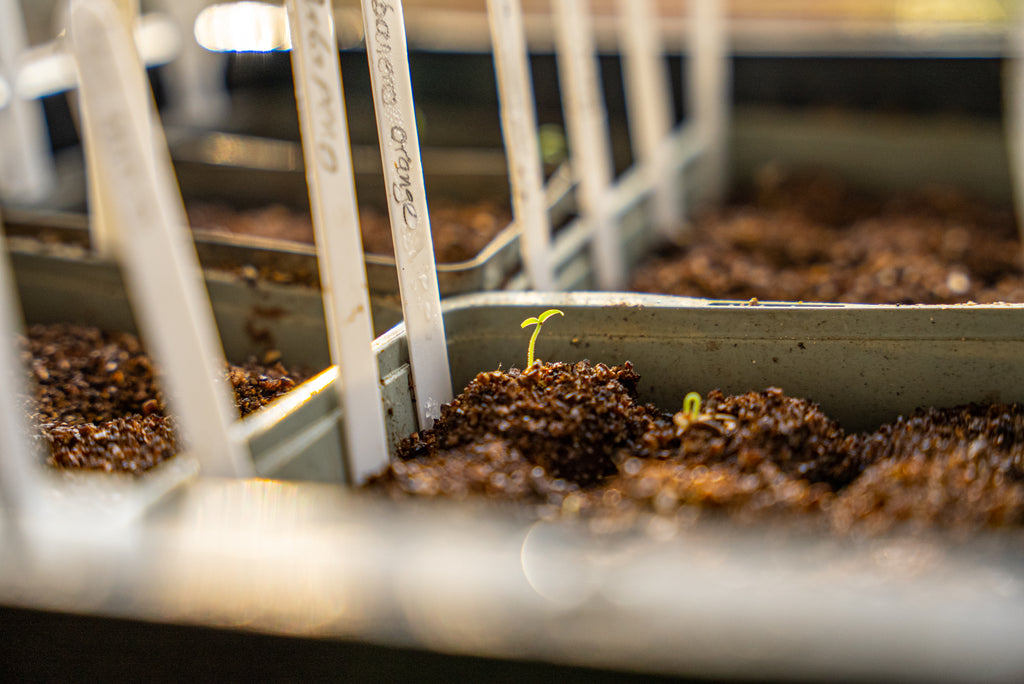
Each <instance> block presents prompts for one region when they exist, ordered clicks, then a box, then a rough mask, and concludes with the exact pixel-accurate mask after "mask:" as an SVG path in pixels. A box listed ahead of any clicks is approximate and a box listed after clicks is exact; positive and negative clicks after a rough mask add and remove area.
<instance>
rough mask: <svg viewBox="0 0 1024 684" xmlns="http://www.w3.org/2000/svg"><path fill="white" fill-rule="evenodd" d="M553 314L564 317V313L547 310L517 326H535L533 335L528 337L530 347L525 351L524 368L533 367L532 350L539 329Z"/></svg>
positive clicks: (556, 310)
mask: <svg viewBox="0 0 1024 684" xmlns="http://www.w3.org/2000/svg"><path fill="white" fill-rule="evenodd" d="M555 314H558V315H559V316H564V315H565V314H564V313H562V312H561V311H559V310H558V309H548V310H547V311H545V312H544V313H542V314H541V315H540V316H537V317H536V318H533V317H531V318H527V319H526V320H525V321H523V322H522V324H521V325H520V326H519V327H520V328H525V327H527V326H529V325H536V326H537V327H536V328H534V329H533V335H531V336H530V346H529V347H528V348H527V350H526V367H527V368H529V367H530V366H532V365H533V348H534V346H536V344H537V336H538V335H540V329H541V327H542V326H543V325H544V321H546V320H548V319H549V318H551V317H552V316H554V315H555Z"/></svg>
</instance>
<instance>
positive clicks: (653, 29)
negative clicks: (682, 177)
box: [619, 0, 681, 238]
mask: <svg viewBox="0 0 1024 684" xmlns="http://www.w3.org/2000/svg"><path fill="white" fill-rule="evenodd" d="M655 9H656V8H655V7H654V3H653V2H652V0H619V14H620V15H621V21H620V22H619V29H620V37H621V44H622V72H623V81H624V85H625V92H626V108H627V112H628V117H627V121H628V124H629V136H630V143H631V145H632V148H633V154H634V156H635V157H636V159H637V161H638V162H639V164H640V166H641V167H643V169H644V173H645V175H646V176H647V178H648V180H649V183H650V185H651V188H652V192H653V202H654V206H653V218H654V223H655V227H656V228H657V229H658V230H659V231H660V233H661V234H662V235H663V236H665V237H667V238H673V237H676V236H677V234H678V232H679V228H680V226H681V221H680V217H681V206H680V202H679V195H680V193H679V191H678V189H679V183H678V182H677V181H678V179H677V177H676V174H675V173H674V172H673V169H671V168H670V161H671V158H670V157H671V155H670V152H671V145H670V141H669V140H668V136H669V133H670V132H671V130H672V118H673V116H672V100H671V93H672V80H671V78H670V77H669V73H668V63H667V62H666V60H665V55H664V49H663V46H662V41H661V32H660V31H659V30H658V25H657V20H656V16H655Z"/></svg>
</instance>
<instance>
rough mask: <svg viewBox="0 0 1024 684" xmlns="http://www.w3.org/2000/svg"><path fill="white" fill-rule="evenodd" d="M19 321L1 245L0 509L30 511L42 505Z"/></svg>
mask: <svg viewBox="0 0 1024 684" xmlns="http://www.w3.org/2000/svg"><path fill="white" fill-rule="evenodd" d="M2 226H3V220H2V219H0V227H2ZM20 321H21V311H20V307H19V306H18V298H17V297H16V296H15V290H14V278H13V277H12V276H11V264H10V261H9V260H8V257H7V250H6V249H4V248H3V247H0V376H2V377H0V508H4V507H6V508H7V509H8V511H12V512H16V513H19V514H25V513H30V514H31V513H35V512H36V511H38V510H40V509H41V508H42V506H43V503H44V501H43V496H44V492H43V483H42V481H41V480H42V477H41V473H40V472H39V468H40V464H41V463H42V460H41V459H40V458H39V457H38V456H37V454H36V452H35V449H34V448H33V446H32V441H31V440H30V438H29V426H28V420H27V419H26V416H27V414H26V412H25V405H24V397H25V396H27V395H26V394H25V393H24V389H25V372H26V369H25V367H24V366H23V365H22V363H21V355H20V354H19V353H18V349H17V345H16V343H15V340H16V339H17V338H16V335H17V332H18V330H19V328H20Z"/></svg>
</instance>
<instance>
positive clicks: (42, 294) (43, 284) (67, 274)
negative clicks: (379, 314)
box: [11, 238, 341, 481]
mask: <svg viewBox="0 0 1024 684" xmlns="http://www.w3.org/2000/svg"><path fill="white" fill-rule="evenodd" d="M11 247H12V249H11V261H12V265H13V270H14V277H15V281H16V284H17V289H18V293H19V297H20V302H21V306H22V310H23V312H24V315H25V319H26V321H27V322H29V323H53V322H65V323H79V324H86V325H94V326H98V327H100V328H103V329H107V330H123V331H127V332H135V331H136V328H135V324H134V317H133V315H132V311H131V306H130V304H129V301H128V298H127V294H126V292H125V287H124V282H123V280H122V278H121V274H120V271H119V270H118V268H117V267H116V266H115V265H114V264H112V263H109V262H105V261H101V260H99V259H97V258H95V257H94V256H92V255H91V254H90V253H88V252H87V251H85V250H82V249H78V248H75V247H72V246H69V245H67V244H64V243H54V244H52V245H49V246H47V245H45V244H41V243H40V242H39V241H37V240H34V239H30V240H22V239H18V238H13V239H12V240H11ZM206 284H207V288H208V291H209V294H210V300H211V302H212V305H213V311H214V316H215V317H216V320H217V326H218V330H219V333H220V338H221V342H222V343H223V346H224V351H225V355H226V357H227V358H228V359H231V360H235V361H244V360H245V359H246V358H248V357H249V356H251V355H255V356H257V357H262V355H263V354H264V353H265V352H266V351H268V350H270V349H276V350H278V351H280V352H281V354H282V357H283V358H284V359H285V361H286V362H288V363H291V364H295V365H300V366H304V367H306V368H308V369H310V370H311V371H319V370H322V369H325V368H327V367H328V365H329V364H330V354H329V351H328V346H327V337H326V331H325V328H324V315H323V306H322V304H321V300H320V297H319V295H316V296H313V293H311V292H310V291H309V290H308V288H296V287H287V286H280V285H274V284H271V283H264V282H249V281H245V280H244V279H241V278H238V277H235V276H232V275H229V274H225V273H219V272H216V271H211V272H209V273H207V275H206ZM316 380H317V378H314V379H313V380H312V381H311V383H312V384H313V385H315V383H316ZM310 386H311V385H310V384H308V383H307V385H306V386H304V391H305V392H308V391H309V387H310ZM293 412H294V407H293V403H292V399H291V398H284V397H282V398H281V399H280V400H278V401H277V402H275V403H273V404H271V405H269V406H267V407H265V408H264V409H262V410H260V411H257V412H254V413H253V414H250V415H249V416H247V417H246V418H245V419H243V420H240V422H239V428H238V429H239V430H240V431H241V432H242V436H243V438H244V439H246V440H247V441H248V443H249V447H250V450H251V451H252V455H253V459H254V462H255V464H256V470H257V473H258V474H259V475H261V476H264V477H277V478H284V479H288V478H295V479H307V480H326V481H338V480H340V478H341V462H340V460H339V458H338V457H337V455H335V456H334V457H332V458H329V459H328V460H326V461H318V460H316V459H315V458H310V457H307V456H305V455H304V452H305V451H306V449H305V447H306V441H307V440H309V439H310V434H303V435H301V436H298V435H297V434H296V431H295V430H293V429H292V428H291V427H290V426H291V422H290V421H293V420H294V418H293V417H292V413H293ZM335 437H336V435H334V434H333V433H331V434H328V435H325V437H324V439H325V440H326V441H325V443H324V444H323V445H322V446H323V448H324V453H326V452H327V451H328V450H330V448H332V447H333V448H340V445H338V444H335V443H334V442H332V441H331V440H332V439H334V438H335ZM174 460H175V461H176V460H178V459H174ZM151 479H154V478H151Z"/></svg>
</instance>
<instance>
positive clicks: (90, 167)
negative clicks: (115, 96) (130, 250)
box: [79, 0, 139, 259]
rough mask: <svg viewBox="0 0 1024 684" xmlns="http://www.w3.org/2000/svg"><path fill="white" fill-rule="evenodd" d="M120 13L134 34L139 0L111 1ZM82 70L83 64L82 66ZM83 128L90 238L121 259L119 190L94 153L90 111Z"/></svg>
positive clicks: (98, 248) (82, 111)
mask: <svg viewBox="0 0 1024 684" xmlns="http://www.w3.org/2000/svg"><path fill="white" fill-rule="evenodd" d="M110 2H111V4H112V5H113V6H114V9H115V11H116V14H115V16H114V21H118V22H120V23H121V24H122V25H123V26H125V27H126V28H127V29H128V30H129V31H130V32H132V34H133V35H134V26H135V19H136V17H137V16H138V14H139V5H138V0H110ZM79 67H81V65H79ZM79 111H80V115H81V126H82V149H83V150H84V152H85V168H86V183H87V186H86V187H87V190H88V194H89V236H90V240H89V241H90V244H91V246H92V248H93V250H94V251H95V252H96V253H97V254H100V255H101V256H104V257H106V258H108V259H117V258H119V257H120V254H119V250H120V238H119V237H118V231H117V228H116V227H115V226H114V220H115V219H113V218H111V216H110V213H111V211H112V209H111V208H110V204H111V203H112V202H114V201H115V200H114V199H113V197H112V195H113V194H115V193H116V192H117V188H112V187H110V186H109V185H108V184H107V180H108V176H107V175H106V174H104V173H103V172H101V171H100V169H99V168H98V167H97V166H96V164H97V159H98V156H97V155H96V154H95V153H94V151H93V149H92V148H93V146H94V145H95V144H96V137H97V136H98V135H100V133H98V132H97V131H96V128H95V123H94V122H93V121H92V116H91V114H90V112H89V111H87V110H86V108H84V107H82V108H80V110H79Z"/></svg>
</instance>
